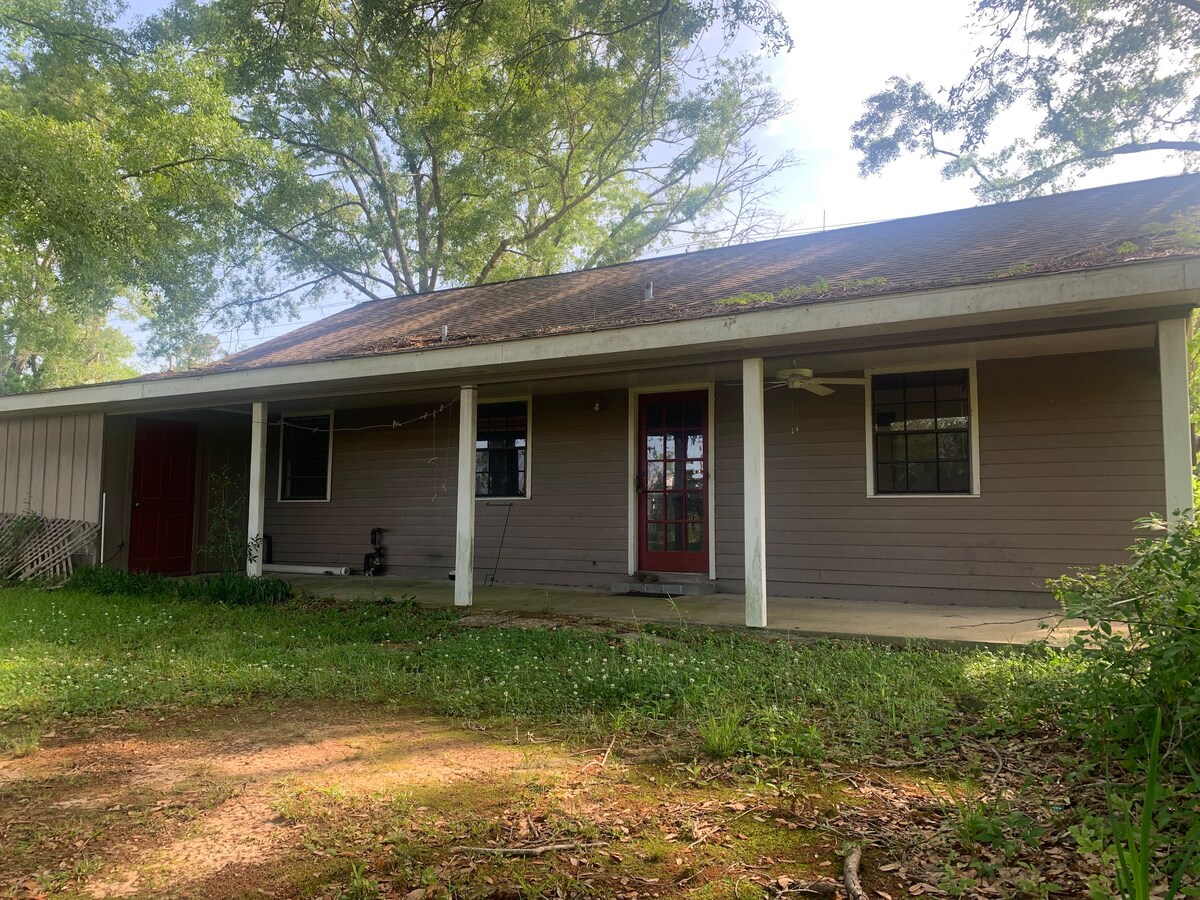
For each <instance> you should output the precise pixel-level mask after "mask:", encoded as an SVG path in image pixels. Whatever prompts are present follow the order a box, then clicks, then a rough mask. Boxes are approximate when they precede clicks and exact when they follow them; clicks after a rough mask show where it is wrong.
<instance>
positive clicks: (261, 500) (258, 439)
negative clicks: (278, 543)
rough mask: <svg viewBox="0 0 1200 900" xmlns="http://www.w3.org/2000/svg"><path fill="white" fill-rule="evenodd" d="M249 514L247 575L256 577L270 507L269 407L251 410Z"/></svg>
mask: <svg viewBox="0 0 1200 900" xmlns="http://www.w3.org/2000/svg"><path fill="white" fill-rule="evenodd" d="M250 409H251V414H250V504H249V505H250V512H249V516H248V518H247V522H246V549H247V556H246V574H247V575H249V576H251V577H257V576H259V575H261V574H262V571H263V570H262V567H263V545H262V537H263V529H264V524H263V523H264V520H265V517H266V507H267V404H265V403H254V404H252V405H251V407H250Z"/></svg>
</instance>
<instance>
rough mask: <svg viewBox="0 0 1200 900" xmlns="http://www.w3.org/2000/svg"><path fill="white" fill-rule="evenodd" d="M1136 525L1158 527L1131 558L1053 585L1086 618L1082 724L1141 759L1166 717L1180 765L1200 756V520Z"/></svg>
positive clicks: (1081, 641)
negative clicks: (1087, 657) (1168, 525)
mask: <svg viewBox="0 0 1200 900" xmlns="http://www.w3.org/2000/svg"><path fill="white" fill-rule="evenodd" d="M1139 525H1140V526H1141V527H1144V528H1151V529H1154V530H1156V532H1157V533H1156V534H1155V535H1154V536H1153V537H1150V538H1146V539H1143V540H1141V541H1139V542H1138V543H1137V544H1135V545H1134V546H1133V547H1131V548H1130V550H1131V552H1132V554H1133V561H1132V562H1131V563H1129V564H1128V565H1118V566H1101V567H1100V568H1099V569H1097V570H1096V571H1093V572H1079V573H1077V574H1075V575H1066V576H1063V577H1062V578H1059V579H1057V580H1055V581H1052V582H1050V588H1051V590H1052V591H1053V592H1054V595H1055V596H1056V597H1057V598H1058V600H1059V602H1060V603H1061V604H1062V607H1063V610H1064V612H1065V613H1066V614H1067V615H1068V616H1070V617H1072V618H1079V619H1083V620H1085V621H1086V622H1087V628H1085V629H1084V630H1082V631H1081V632H1080V633H1079V634H1077V635H1076V636H1075V638H1074V641H1075V644H1076V646H1077V647H1078V648H1079V649H1081V650H1084V651H1087V654H1088V656H1089V658H1090V661H1091V664H1090V665H1088V666H1085V667H1083V668H1082V669H1081V670H1080V678H1079V684H1080V691H1081V693H1080V696H1079V697H1078V698H1077V700H1078V706H1077V708H1076V711H1077V713H1078V714H1079V715H1080V719H1079V721H1080V724H1081V725H1083V726H1085V727H1086V729H1087V733H1089V734H1091V735H1093V736H1094V737H1096V738H1098V739H1099V740H1101V741H1104V740H1109V741H1115V742H1117V743H1118V744H1119V746H1120V747H1122V748H1125V753H1126V762H1127V764H1131V765H1137V764H1138V762H1139V760H1141V759H1144V752H1145V746H1146V741H1147V740H1148V739H1149V738H1150V737H1151V735H1152V734H1153V733H1154V731H1155V722H1156V721H1157V720H1158V719H1159V717H1160V716H1161V721H1162V723H1163V740H1164V742H1165V747H1166V748H1168V749H1175V750H1178V751H1180V753H1179V757H1180V758H1179V759H1174V760H1172V764H1173V765H1174V766H1175V767H1179V768H1182V764H1184V763H1190V764H1192V765H1195V764H1196V763H1197V761H1198V760H1200V753H1198V751H1200V524H1197V522H1196V519H1195V518H1194V517H1193V516H1191V515H1189V516H1185V517H1183V518H1181V519H1180V520H1179V521H1178V522H1176V523H1174V524H1172V525H1171V526H1170V527H1167V525H1166V523H1164V522H1163V521H1162V520H1161V519H1157V518H1149V519H1143V520H1140V521H1139ZM1163 762H1164V764H1166V763H1167V757H1165V756H1164V759H1163Z"/></svg>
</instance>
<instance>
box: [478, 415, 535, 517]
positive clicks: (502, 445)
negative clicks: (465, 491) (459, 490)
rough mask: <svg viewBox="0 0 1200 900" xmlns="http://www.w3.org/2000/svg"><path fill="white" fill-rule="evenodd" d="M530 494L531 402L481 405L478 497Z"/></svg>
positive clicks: (524, 495) (525, 495) (479, 417)
mask: <svg viewBox="0 0 1200 900" xmlns="http://www.w3.org/2000/svg"><path fill="white" fill-rule="evenodd" d="M528 495H529V401H528V400H512V401H507V402H504V403H480V404H479V412H478V415H477V417H476V432H475V496H476V497H489V498H504V497H527V496H528Z"/></svg>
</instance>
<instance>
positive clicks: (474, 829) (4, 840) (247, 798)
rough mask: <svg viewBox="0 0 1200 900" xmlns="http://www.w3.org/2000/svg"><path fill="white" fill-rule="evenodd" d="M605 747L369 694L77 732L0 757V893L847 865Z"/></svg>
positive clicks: (662, 889) (247, 889) (786, 872)
mask: <svg viewBox="0 0 1200 900" xmlns="http://www.w3.org/2000/svg"><path fill="white" fill-rule="evenodd" d="M610 751H611V748H596V749H585V750H583V751H574V750H571V749H570V748H569V747H566V746H564V745H562V744H560V743H558V742H555V741H545V740H543V739H541V738H534V737H532V736H531V735H529V734H528V733H524V734H522V733H520V732H517V733H513V732H511V731H509V732H507V733H504V734H500V733H487V732H483V731H476V730H471V729H468V728H464V727H458V726H456V725H453V724H451V723H449V722H447V721H446V720H443V719H439V718H437V717H431V716H419V715H414V714H410V713H405V712H397V711H395V710H388V709H383V708H379V707H371V706H362V707H357V706H350V705H330V704H314V703H305V704H299V703H297V704H290V705H285V706H277V707H248V708H240V709H238V708H235V709H212V710H205V711H203V712H201V713H199V714H196V713H189V714H186V715H185V714H175V715H172V716H169V717H154V716H141V717H129V718H126V719H125V720H123V721H122V722H120V723H119V724H118V725H116V726H114V725H113V723H111V722H108V723H91V724H88V723H83V724H80V725H77V726H75V732H74V733H73V734H60V735H58V736H57V737H56V740H55V743H54V744H53V745H51V746H45V747H44V748H43V749H41V750H38V751H36V752H34V753H32V754H30V755H29V756H26V757H23V758H20V759H9V760H4V761H3V762H2V764H0V778H2V781H0V896H9V897H21V898H26V900H30V898H41V897H50V896H70V897H83V898H92V900H106V898H116V897H149V896H153V897H202V898H228V897H246V896H249V897H263V896H273V897H320V898H330V900H332V898H341V897H350V896H353V897H373V896H381V897H405V898H411V900H415V898H417V897H441V896H454V897H495V898H501V897H516V896H553V895H557V896H590V897H612V896H621V897H628V898H633V897H678V896H691V895H693V894H695V893H696V892H697V891H701V890H702V892H703V896H708V897H719V896H733V895H732V894H730V893H729V892H728V891H726V890H724V889H723V888H721V887H720V885H722V884H724V885H726V886H728V887H730V888H732V886H733V885H734V884H736V883H738V882H742V883H743V888H742V890H743V892H744V891H745V888H746V886H747V885H748V883H749V882H748V879H751V880H753V882H754V883H755V884H758V885H769V884H774V883H775V882H776V880H777V879H778V878H780V877H782V878H784V879H785V881H784V883H786V884H799V883H802V882H800V881H797V880H795V879H797V878H800V877H804V874H803V873H806V872H807V873H808V874H809V875H810V876H811V875H812V874H816V875H823V874H834V873H835V871H836V869H834V868H832V867H833V866H834V865H835V864H836V863H835V862H832V861H831V851H832V850H833V847H831V846H827V845H828V844H829V840H828V838H827V836H824V835H820V834H818V833H817V832H816V831H815V830H812V829H809V828H807V827H805V826H806V824H807V823H804V825H802V824H801V823H800V822H799V820H797V819H796V818H795V817H794V816H789V818H787V819H784V818H778V817H776V818H775V819H774V820H772V819H771V818H770V817H768V816H766V815H765V813H764V812H762V811H760V810H759V808H758V807H757V806H755V805H753V804H747V803H746V802H741V800H739V797H742V793H741V791H740V789H737V788H734V787H733V786H731V785H725V786H720V785H702V784H690V783H688V784H685V783H682V782H679V781H678V780H676V779H673V778H672V777H670V776H669V774H668V773H667V772H666V771H665V770H663V769H649V768H645V767H640V766H628V765H625V764H622V763H621V762H620V761H619V757H618V754H614V753H610ZM546 845H555V846H560V845H562V846H564V847H565V849H564V850H562V851H561V852H555V853H547V854H545V855H535V856H530V857H510V856H507V855H505V854H504V853H498V854H497V853H488V852H480V851H476V850H470V849H465V850H464V849H462V848H464V847H467V848H472V847H475V848H491V849H493V850H501V851H503V850H505V849H512V848H530V847H532V848H537V847H544V846H546ZM821 866H823V868H820V867H821ZM789 879H790V880H789Z"/></svg>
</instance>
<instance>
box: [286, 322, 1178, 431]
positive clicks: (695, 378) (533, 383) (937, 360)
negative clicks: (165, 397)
mask: <svg viewBox="0 0 1200 900" xmlns="http://www.w3.org/2000/svg"><path fill="white" fill-rule="evenodd" d="M1154 340H1155V326H1154V325H1128V326H1122V327H1117V328H1097V329H1092V330H1088V331H1070V332H1060V333H1055V334H1036V335H1024V336H1020V337H1002V338H992V339H979V340H974V341H969V342H953V343H929V344H921V345H916V346H913V345H910V346H906V347H899V348H879V347H864V348H859V349H847V350H835V351H827V352H810V351H805V350H804V349H803V348H802V347H801V348H798V349H797V350H795V351H793V352H792V353H790V354H788V355H780V356H771V357H768V358H767V359H766V360H765V363H764V367H765V371H766V372H767V374H768V376H769V375H771V374H772V373H774V372H775V371H777V370H779V369H783V368H787V367H789V366H797V365H800V366H806V367H808V368H811V369H814V370H815V371H817V372H819V373H823V374H846V373H859V372H862V370H863V369H866V368H871V367H886V366H905V365H911V364H926V363H928V364H931V365H935V364H941V363H950V362H955V361H964V360H977V361H978V360H986V359H1014V358H1021V357H1030V356H1060V355H1066V354H1072V353H1095V352H1102V351H1106V350H1128V349H1137V348H1146V347H1153V346H1154ZM741 378H742V366H741V362H740V360H738V359H732V360H722V361H715V362H707V361H706V362H697V363H694V364H689V365H671V366H661V367H645V368H639V369H632V370H630V369H625V370H621V371H607V372H604V371H597V372H592V373H589V374H587V375H572V376H565V377H557V378H549V377H546V378H522V379H515V380H513V381H504V382H497V383H493V384H489V385H486V386H482V387H481V388H480V391H479V397H480V399H481V400H484V401H487V400H493V399H498V398H503V397H510V396H516V395H531V396H532V395H545V394H573V393H586V392H588V391H601V390H627V389H632V388H652V387H662V386H667V385H681V384H698V383H707V382H717V383H722V382H724V383H734V382H740V381H741ZM457 396H458V389H457V386H454V385H448V386H446V387H442V388H432V389H431V388H424V389H418V390H407V391H405V390H394V391H371V392H369V393H352V394H347V395H343V396H339V397H325V398H323V400H322V402H323V408H331V409H362V408H368V407H380V406H406V405H422V404H436V403H440V402H444V401H446V400H449V399H453V398H455V397H457ZM313 399H314V398H313V397H303V398H296V399H290V400H286V401H283V402H280V403H275V404H272V406H273V408H276V409H280V410H282V411H285V412H295V411H299V410H302V409H304V408H305V407H306V406H311V405H312V400H313Z"/></svg>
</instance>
